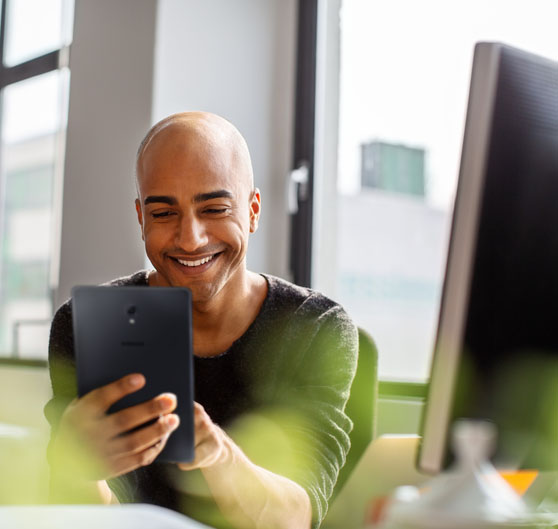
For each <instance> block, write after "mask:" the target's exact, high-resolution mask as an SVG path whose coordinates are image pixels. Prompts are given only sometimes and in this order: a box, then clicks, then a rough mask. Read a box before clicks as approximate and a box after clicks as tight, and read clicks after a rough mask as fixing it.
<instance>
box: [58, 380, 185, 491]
mask: <svg viewBox="0 0 558 529" xmlns="http://www.w3.org/2000/svg"><path fill="white" fill-rule="evenodd" d="M144 385H145V378H144V377H143V376H142V375H139V374H133V375H128V376H125V377H123V378H121V379H119V380H117V381H115V382H112V383H111V384H107V385H106V386H103V387H101V388H98V389H95V390H93V391H91V392H90V393H88V394H87V395H85V396H83V397H82V398H80V399H77V400H74V401H72V403H71V404H70V405H69V406H68V408H66V411H65V412H64V414H63V415H62V418H61V421H60V426H59V429H58V434H57V436H56V440H55V453H57V456H58V457H59V462H63V460H64V452H65V451H66V449H67V447H68V446H69V445H71V444H72V441H75V440H76V439H77V440H78V441H79V442H80V443H83V445H84V446H85V447H86V448H87V452H85V450H84V451H83V452H84V453H86V454H88V453H90V452H89V450H92V453H91V455H92V459H93V461H95V463H94V464H93V465H91V464H87V463H88V462H87V461H86V462H85V463H86V464H85V465H81V467H82V470H81V474H82V475H81V477H82V479H88V480H102V479H107V478H112V477H115V476H119V475H121V474H125V473H127V472H130V471H132V470H135V469H136V468H138V467H141V466H144V465H148V464H150V463H152V462H153V460H154V459H155V458H156V457H157V455H158V454H159V453H160V452H161V450H162V449H163V448H164V446H165V444H166V441H167V439H168V437H169V435H170V434H171V432H172V431H173V430H175V429H176V428H177V426H178V424H179V418H178V416H177V415H175V414H172V413H171V412H172V411H173V410H174V409H175V408H176V396H175V395H173V394H171V393H163V394H162V395H159V396H157V397H155V398H154V399H151V400H149V401H147V402H144V403H142V404H137V405H135V406H131V407H129V408H126V409H124V410H121V411H119V412H116V413H112V414H110V415H107V413H106V412H107V410H108V409H109V408H110V407H111V406H112V405H113V404H114V403H115V402H118V401H119V400H120V399H122V398H123V397H125V396H126V395H128V394H130V393H134V392H135V391H138V390H139V389H141V388H142V387H143V386H144ZM153 419H156V420H155V422H153V424H150V425H149V426H144V427H142V428H140V429H138V430H136V431H134V432H131V433H128V432H129V431H130V430H132V429H134V428H136V427H138V426H141V425H143V424H145V423H146V422H148V421H150V420H153ZM61 452H62V453H61ZM82 457H83V456H82ZM97 462H98V464H97ZM72 466H74V465H72ZM78 466H79V465H78ZM76 470H78V469H77V468H75V467H74V468H73V469H72V471H73V472H75V471H76ZM78 471H79V470H78ZM84 474H87V475H84Z"/></svg>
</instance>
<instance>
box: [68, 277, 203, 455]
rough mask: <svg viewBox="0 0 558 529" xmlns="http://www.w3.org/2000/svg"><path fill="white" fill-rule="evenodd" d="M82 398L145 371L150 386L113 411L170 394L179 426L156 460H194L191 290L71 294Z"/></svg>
mask: <svg viewBox="0 0 558 529" xmlns="http://www.w3.org/2000/svg"><path fill="white" fill-rule="evenodd" d="M72 313H73V325H74V343H75V354H76V367H77V379H78V394H79V396H80V397H81V396H83V395H85V394H86V393H89V392H90V391H91V390H93V389H96V388H98V387H101V386H104V385H106V384H108V383H110V382H114V381H115V380H117V379H119V378H121V377H123V376H125V375H129V374H131V373H142V374H143V375H144V376H145V379H146V384H145V386H144V387H143V388H142V389H140V390H139V391H137V392H135V393H132V394H130V395H127V396H126V397H124V398H123V399H121V400H120V401H118V402H117V403H116V404H114V405H113V406H112V407H111V408H110V409H109V413H113V412H115V411H119V410H121V409H123V408H127V407H129V406H133V405H135V404H139V403H141V402H145V401H147V400H150V399H152V398H153V397H155V396H157V395H159V394H161V393H166V392H171V393H174V394H175V395H176V396H177V401H178V406H177V409H176V411H175V412H174V413H176V414H177V415H178V416H179V417H180V425H179V427H178V428H177V429H176V430H175V431H174V432H173V433H172V434H171V435H170V437H169V439H168V441H167V444H166V446H165V448H164V449H163V450H162V451H161V453H160V454H159V456H158V457H157V461H166V462H187V461H191V460H192V459H193V458H194V425H193V372H192V371H193V367H192V296H191V293H190V290H188V289H187V288H175V287H112V286H79V287H74V288H73V289H72Z"/></svg>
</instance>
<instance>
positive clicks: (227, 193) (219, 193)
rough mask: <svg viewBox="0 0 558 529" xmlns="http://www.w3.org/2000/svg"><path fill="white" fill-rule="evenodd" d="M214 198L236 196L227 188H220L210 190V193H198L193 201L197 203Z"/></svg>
mask: <svg viewBox="0 0 558 529" xmlns="http://www.w3.org/2000/svg"><path fill="white" fill-rule="evenodd" d="M214 198H234V195H233V194H232V193H231V192H230V191H227V190H226V189H219V190H217V191H210V192H209V193H198V194H197V195H195V196H194V198H193V201H194V202H195V203H197V204H199V203H200V202H205V201H206V200H212V199H214Z"/></svg>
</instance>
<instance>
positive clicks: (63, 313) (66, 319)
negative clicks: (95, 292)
mask: <svg viewBox="0 0 558 529" xmlns="http://www.w3.org/2000/svg"><path fill="white" fill-rule="evenodd" d="M148 274H149V271H148V270H139V271H138V272H135V273H133V274H131V275H128V276H122V277H117V278H116V279H113V280H111V281H107V282H106V283H102V284H101V285H100V286H110V287H125V286H147V285H148V281H147V277H148ZM71 320H72V298H68V299H67V300H66V301H65V302H64V303H62V305H60V307H59V308H58V310H57V311H56V313H55V314H54V318H53V319H52V326H53V327H56V326H57V325H63V324H65V323H70V322H71Z"/></svg>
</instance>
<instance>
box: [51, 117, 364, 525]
mask: <svg viewBox="0 0 558 529" xmlns="http://www.w3.org/2000/svg"><path fill="white" fill-rule="evenodd" d="M137 190H138V198H137V200H136V212H137V216H138V220H139V223H140V226H141V234H142V238H143V240H144V242H145V248H146V252H147V255H148V256H149V259H150V260H151V262H152V264H153V266H154V268H155V270H152V271H140V272H137V273H135V274H133V275H131V276H129V277H126V278H120V279H118V280H115V281H113V282H112V283H111V284H113V285H135V286H139V285H142V286H186V287H188V288H190V289H191V291H192V295H193V331H194V336H193V338H194V355H195V356H194V368H195V400H196V404H195V414H194V417H195V419H194V420H195V444H196V447H195V459H194V461H192V462H191V463H188V464H183V465H178V466H174V465H169V464H162V463H153V460H154V459H155V458H156V456H157V455H158V454H159V452H160V451H161V450H162V448H163V447H164V445H165V442H166V439H167V438H168V436H169V435H172V431H173V430H174V429H175V428H176V426H177V425H178V422H179V420H180V419H179V417H178V416H177V415H175V414H173V413H172V412H173V410H174V409H175V407H176V397H175V396H174V395H170V394H163V395H160V396H159V397H156V398H155V399H153V400H152V401H149V402H146V403H143V404H140V405H137V406H134V407H132V408H129V409H127V410H123V411H121V412H118V413H115V414H112V415H107V414H106V411H107V410H108V408H109V407H110V406H111V405H112V404H113V403H114V402H116V401H117V400H119V399H120V398H122V397H123V396H125V395H126V394H128V393H131V392H133V391H137V389H139V388H140V387H141V386H142V385H143V384H144V383H145V378H144V377H143V376H142V375H139V374H131V375H130V376H128V377H125V378H124V379H121V380H119V381H116V382H114V383H112V384H109V385H108V386H105V387H103V388H99V389H98V390H95V391H92V392H91V393H89V394H88V395H85V396H84V397H82V398H81V399H76V398H75V395H76V391H75V381H74V377H73V370H74V351H73V336H72V328H71V300H70V301H68V302H67V303H65V304H64V305H63V306H62V307H60V309H59V310H58V312H57V314H56V315H55V318H54V320H53V324H52V329H51V340H50V347H49V360H50V370H51V379H52V385H53V393H54V397H53V399H52V400H51V401H50V403H49V404H48V405H47V408H46V415H47V418H48V419H49V421H50V422H51V425H52V428H53V435H52V440H51V443H50V447H49V454H50V460H51V467H52V490H53V494H54V498H55V499H56V500H58V501H64V500H66V501H67V493H68V491H69V490H71V491H73V493H74V494H75V497H76V501H84V500H83V498H86V499H87V500H88V501H103V502H106V503H108V502H115V501H121V502H125V501H133V502H137V501H141V502H147V503H154V504H157V505H162V506H165V507H168V508H172V509H175V510H177V511H180V512H183V513H185V514H188V515H189V516H192V517H194V518H197V519H199V520H202V521H204V522H205V523H208V524H210V525H213V526H215V527H235V528H245V527H246V528H248V527H250V528H252V527H254V528H261V529H270V528H285V529H287V528H288V529H299V528H300V529H308V528H309V527H310V526H311V525H313V526H314V527H317V526H318V525H319V524H320V522H321V520H322V518H323V516H324V515H325V512H326V510H327V500H328V498H329V495H330V494H331V491H332V488H333V486H334V484H335V480H336V479H337V474H338V471H339V468H340V467H341V466H342V465H343V463H344V460H345V455H346V453H347V450H348V448H349V439H348V433H349V431H350V428H351V424H350V421H349V419H348V418H347V416H346V415H345V413H344V409H345V404H346V401H347V398H348V395H349V388H350V384H351V381H352V378H353V376H354V371H355V367H356V356H357V351H356V350H357V334H356V329H355V327H354V325H353V324H352V323H351V321H350V319H349V318H348V317H347V315H346V314H345V312H344V311H343V309H342V308H341V307H340V306H339V305H338V304H336V303H335V302H333V301H331V300H329V299H328V298H326V297H324V296H323V295H321V294H319V293H317V292H315V291H312V290H309V289H305V288H301V287H297V286H295V285H292V284H290V283H288V282H286V281H284V280H281V279H279V278H276V277H273V276H269V275H265V274H256V273H254V272H251V271H248V270H247V269H246V250H247V246H248V239H249V237H250V234H251V233H253V232H255V231H256V229H257V227H258V220H259V216H260V210H261V197H260V192H259V190H258V189H257V188H255V187H254V184H253V175H252V166H251V161H250V156H249V152H248V148H247V146H246V143H245V141H244V139H243V138H242V136H241V135H240V133H239V132H238V131H237V130H236V129H235V128H234V127H233V126H232V125H231V124H230V123H229V122H228V121H226V120H224V119H222V118H220V117H218V116H215V115H213V114H208V113H197V112H192V113H182V114H176V115H173V116H170V117H168V118H166V119H164V120H162V121H161V122H159V123H157V124H156V125H155V126H154V127H153V128H152V129H151V130H150V131H149V132H148V134H147V136H146V137H145V139H144V140H143V142H142V144H141V145H140V148H139V151H138V157H137ZM68 373H69V375H68ZM151 419H155V421H154V422H152V423H151V424H149V425H147V426H143V427H142V428H139V429H138V428H137V426H141V425H144V424H146V423H147V422H148V421H150V420H151ZM239 425H241V426H242V427H241V426H239ZM130 430H132V431H131V432H130ZM225 430H227V432H228V433H225ZM229 434H230V436H229ZM231 437H232V438H231ZM76 438H77V439H79V440H80V442H83V443H84V444H85V446H87V450H88V451H90V452H91V453H92V454H93V455H94V457H95V461H98V464H96V465H91V464H89V465H81V466H79V467H76V468H75V469H74V470H73V471H72V472H71V473H68V472H64V471H63V469H64V468H65V467H66V466H67V464H68V461H69V460H70V457H71V455H70V451H68V449H67V447H68V446H69V445H71V444H72V440H74V439H76ZM233 439H234V440H233ZM258 439H261V440H263V441H262V442H265V444H266V445H267V447H266V448H267V449H266V450H261V447H260V446H259V445H260V444H261V443H260V441H259V440H258ZM92 467H93V468H92ZM61 469H62V470H61ZM65 495H66V496H65Z"/></svg>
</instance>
